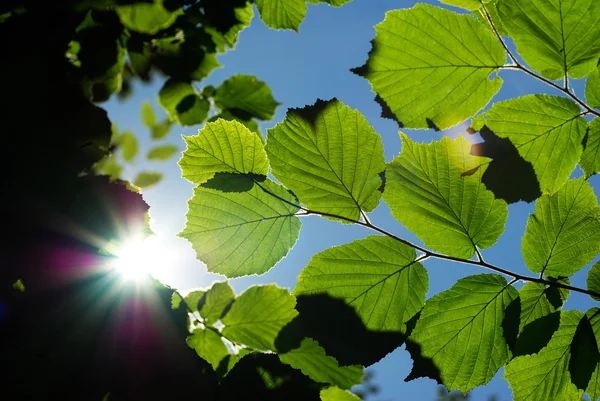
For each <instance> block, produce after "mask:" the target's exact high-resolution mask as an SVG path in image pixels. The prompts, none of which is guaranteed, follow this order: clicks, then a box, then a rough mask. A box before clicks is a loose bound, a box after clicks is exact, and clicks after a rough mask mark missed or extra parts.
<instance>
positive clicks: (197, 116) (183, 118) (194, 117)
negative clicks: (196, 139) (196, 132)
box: [158, 79, 210, 126]
mask: <svg viewBox="0 0 600 401" xmlns="http://www.w3.org/2000/svg"><path fill="white" fill-rule="evenodd" d="M158 101H159V102H160V104H161V106H162V107H164V109H165V110H166V111H167V113H169V116H170V117H171V120H173V121H176V122H178V123H179V124H181V125H183V126H186V125H196V124H200V123H202V122H203V121H204V120H206V117H208V110H209V109H210V103H209V102H208V100H206V99H204V98H202V97H200V96H199V95H198V93H196V91H195V90H194V88H193V87H192V85H191V84H190V83H189V82H187V81H178V80H175V79H169V80H168V81H167V82H165V84H164V85H163V87H162V88H161V90H160V92H159V93H158Z"/></svg>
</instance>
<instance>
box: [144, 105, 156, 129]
mask: <svg viewBox="0 0 600 401" xmlns="http://www.w3.org/2000/svg"><path fill="white" fill-rule="evenodd" d="M142 122H143V123H144V125H145V126H146V127H148V128H150V129H152V127H154V126H155V125H156V114H154V109H153V108H152V105H151V104H150V102H144V103H143V104H142Z"/></svg>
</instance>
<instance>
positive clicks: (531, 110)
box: [473, 95, 587, 192]
mask: <svg viewBox="0 0 600 401" xmlns="http://www.w3.org/2000/svg"><path fill="white" fill-rule="evenodd" d="M484 124H485V125H486V126H487V127H488V128H489V129H491V130H492V131H493V132H494V133H495V134H496V135H497V136H499V137H501V138H508V139H510V141H511V142H512V143H513V144H514V145H515V147H516V148H517V150H518V151H519V155H521V157H522V158H523V159H525V160H526V161H528V162H530V163H531V164H532V165H533V169H534V171H535V174H536V176H537V179H538V182H539V184H540V189H541V191H542V192H556V191H557V190H558V189H559V188H560V187H561V186H562V185H563V184H564V183H565V182H566V181H567V179H568V178H569V176H570V174H571V172H572V171H573V169H574V168H575V165H576V164H577V162H578V161H579V157H580V156H581V152H582V151H583V147H582V145H581V142H582V140H583V137H584V135H585V132H586V128H587V123H586V121H585V119H584V118H583V117H582V116H581V110H580V109H579V106H577V105H576V104H575V103H573V102H572V101H571V100H569V99H567V98H564V97H560V96H550V95H527V96H523V97H519V98H516V99H511V100H506V101H503V102H498V103H495V104H494V105H493V106H492V108H491V109H490V110H489V111H487V112H486V113H485V114H483V115H481V116H478V117H477V118H475V119H474V120H473V127H476V129H480V127H481V126H483V125H484Z"/></svg>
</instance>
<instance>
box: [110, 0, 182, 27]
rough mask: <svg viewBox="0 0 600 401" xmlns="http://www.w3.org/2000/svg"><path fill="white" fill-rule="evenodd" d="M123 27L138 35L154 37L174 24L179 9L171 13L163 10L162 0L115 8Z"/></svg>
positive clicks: (179, 12)
mask: <svg viewBox="0 0 600 401" xmlns="http://www.w3.org/2000/svg"><path fill="white" fill-rule="evenodd" d="M116 11H117V14H118V15H119V18H120V19H121V22H122V23H123V25H125V27H127V28H129V29H131V30H133V31H136V32H140V33H146V34H149V35H154V34H155V33H157V32H158V31H161V30H163V29H165V28H168V27H169V26H171V25H172V24H173V22H175V20H176V19H177V16H178V15H179V14H181V13H182V11H181V9H179V10H177V11H175V12H171V11H168V10H167V9H165V8H164V6H163V1H162V0H154V2H153V3H135V4H128V5H122V6H118V7H116Z"/></svg>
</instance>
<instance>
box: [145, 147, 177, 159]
mask: <svg viewBox="0 0 600 401" xmlns="http://www.w3.org/2000/svg"><path fill="white" fill-rule="evenodd" d="M177 150H179V149H178V147H177V145H159V146H155V147H154V148H152V149H150V151H149V152H148V155H147V156H146V157H147V158H148V160H169V159H170V158H171V157H173V156H174V155H175V153H177Z"/></svg>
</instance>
